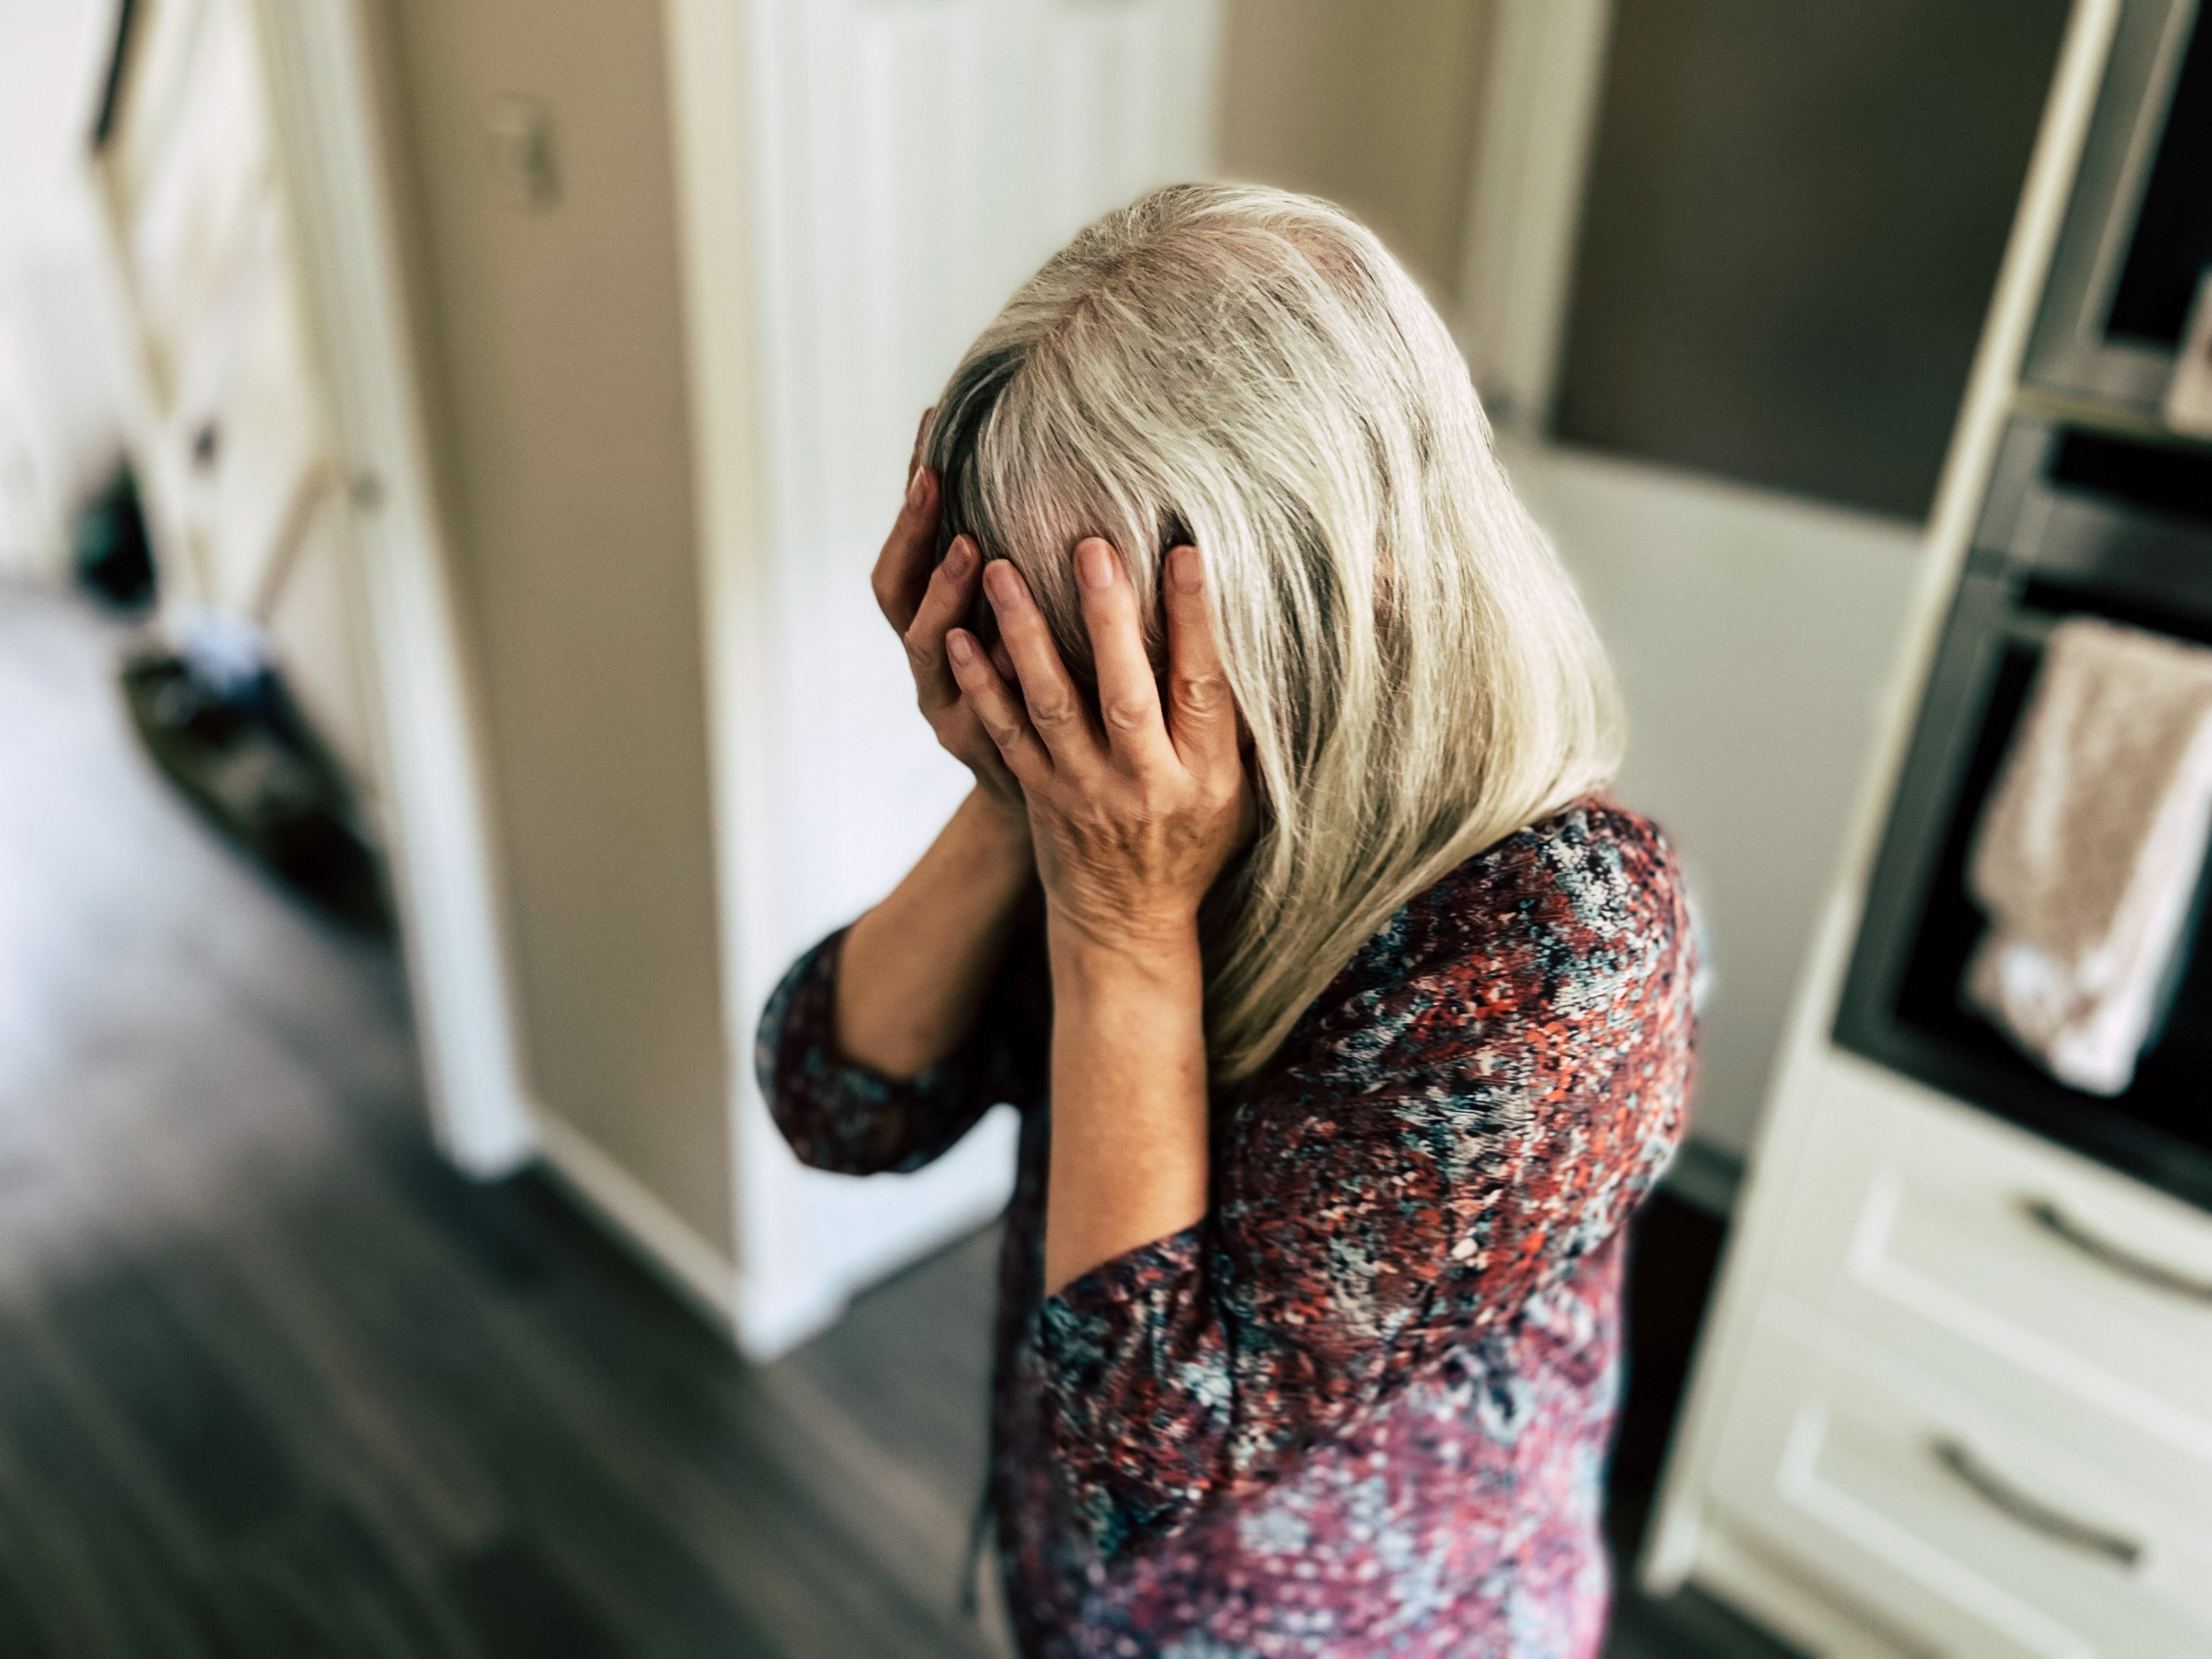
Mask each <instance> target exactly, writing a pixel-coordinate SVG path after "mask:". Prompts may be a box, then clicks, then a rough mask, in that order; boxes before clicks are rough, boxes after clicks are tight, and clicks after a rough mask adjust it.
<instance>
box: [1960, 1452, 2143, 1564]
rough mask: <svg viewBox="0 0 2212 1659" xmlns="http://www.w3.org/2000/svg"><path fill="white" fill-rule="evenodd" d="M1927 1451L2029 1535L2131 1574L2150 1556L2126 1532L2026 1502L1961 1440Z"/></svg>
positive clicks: (2034, 1501) (2036, 1501)
mask: <svg viewBox="0 0 2212 1659" xmlns="http://www.w3.org/2000/svg"><path fill="white" fill-rule="evenodd" d="M1929 1451H1930V1452H1932V1453H1933V1454H1934V1455H1935V1458H1936V1462H1938V1463H1941V1464H1942V1466H1943V1468H1944V1469H1945V1470H1946V1471H1947V1472H1948V1474H1950V1475H1951V1476H1952V1477H1953V1479H1954V1480H1957V1481H1958V1482H1959V1483H1960V1485H1961V1486H1965V1487H1966V1489H1967V1490H1968V1491H1969V1492H1972V1493H1973V1494H1974V1495H1975V1496H1976V1497H1977V1498H1980V1499H1981V1500H1982V1501H1983V1502H1984V1503H1985V1504H1988V1505H1989V1506H1990V1508H1991V1509H1993V1510H1996V1511H1997V1512H1998V1513H1999V1514H2001V1515H2002V1516H2006V1517H2007V1518H2008V1519H2009V1520H2013V1521H2016V1522H2019V1523H2020V1524H2021V1526H2023V1527H2026V1528H2027V1529H2028V1530H2029V1531H2030V1532H2034V1533H2040V1534H2042V1535H2043V1536H2044V1537H2045V1538H2048V1539H2050V1540H2051V1541H2052V1542H2053V1543H2057V1544H2063V1545H2065V1546H2067V1547H2069V1549H2077V1550H2081V1551H2082V1552H2084V1553H2087V1554H2090V1555H2100V1556H2102V1557H2104V1559H2106V1560H2107V1561H2110V1562H2112V1563H2113V1564H2114V1565H2117V1566H2121V1567H2125V1568H2128V1569H2130V1570H2132V1569H2134V1568H2136V1567H2139V1566H2141V1565H2142V1562H2143V1558H2144V1557H2145V1556H2147V1555H2148V1554H2149V1553H2150V1551H2149V1549H2148V1547H2147V1546H2146V1545H2144V1544H2143V1543H2142V1542H2141V1541H2138V1540H2136V1539H2133V1538H2130V1537H2129V1536H2128V1535H2127V1534H2125V1533H2119V1532H2113V1531H2111V1530H2110V1529H2108V1528H2104V1527H2100V1526H2096V1525H2093V1524H2092V1523H2091V1522H2087V1521H2077V1520H2075V1518H2074V1517H2073V1516H2070V1515H2068V1514H2067V1513H2065V1512H2064V1511H2063V1510H2055V1509H2053V1508H2051V1505H2050V1504H2045V1503H2044V1502H2042V1501H2041V1500H2040V1499H2039V1498H2030V1497H2029V1496H2028V1495H2027V1493H2026V1492H2022V1491H2021V1490H2020V1488H2018V1487H2017V1486H2014V1485H2013V1484H2012V1483H2011V1482H2010V1481H2008V1480H2005V1479H2004V1477H2003V1476H2002V1475H2000V1474H1996V1472H1995V1471H1993V1470H1991V1469H1990V1468H1989V1467H1988V1465H1986V1464H1984V1462H1982V1461H1981V1460H1980V1459H1979V1458H1978V1457H1976V1456H1975V1455H1974V1453H1973V1449H1972V1447H1970V1446H1968V1445H1967V1444H1966V1442H1965V1441H1963V1440H1955V1439H1953V1438H1952V1437H1949V1436H1948V1435H1945V1436H1941V1437H1937V1438H1936V1440H1935V1441H1934V1442H1933V1443H1931V1444H1930V1445H1929Z"/></svg>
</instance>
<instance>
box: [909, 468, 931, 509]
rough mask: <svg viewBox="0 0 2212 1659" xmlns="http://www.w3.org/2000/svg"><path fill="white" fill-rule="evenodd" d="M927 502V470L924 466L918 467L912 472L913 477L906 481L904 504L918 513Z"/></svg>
mask: <svg viewBox="0 0 2212 1659" xmlns="http://www.w3.org/2000/svg"><path fill="white" fill-rule="evenodd" d="M928 501H929V469H928V468H927V467H926V466H918V467H916V468H915V470H914V477H911V478H909V479H908V480H907V485H906V504H907V505H908V507H912V508H913V509H914V510H915V512H917V513H919V512H921V509H922V508H923V507H924V506H926V505H927V503H928Z"/></svg>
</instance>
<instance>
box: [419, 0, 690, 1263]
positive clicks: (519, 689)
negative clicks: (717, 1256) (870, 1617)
mask: <svg viewBox="0 0 2212 1659" xmlns="http://www.w3.org/2000/svg"><path fill="white" fill-rule="evenodd" d="M388 4H389V15H390V17H391V21H392V24H393V27H394V39H393V41H392V47H393V55H394V64H393V72H394V76H395V79H396V81H397V83H398V84H397V88H396V94H397V95H396V99H395V101H396V102H397V103H398V106H399V107H400V113H399V117H398V119H399V122H400V125H401V128H402V137H403V139H404V149H406V151H407V152H408V154H407V155H406V156H405V157H404V162H405V163H406V167H407V171H408V173H410V174H411V179H412V185H413V191H414V195H415V197H416V200H415V202H414V204H413V206H414V209H415V214H416V226H415V230H416V238H415V240H416V242H417V244H418V252H419V254H420V258H419V260H418V264H417V269H416V272H415V276H416V286H417V289H418V290H419V292H418V295H417V300H418V302H419V303H420V304H421V307H422V310H423V312H424V313H425V319H426V322H427V325H428V331H429V340H428V355H429V356H431V357H432V358H433V360H434V361H433V362H431V363H430V364H429V365H428V368H429V370H430V373H429V374H428V383H429V385H430V386H431V387H432V389H433V396H434V398H435V399H436V401H437V402H438V404H439V407H438V408H437V409H436V410H434V411H433V416H434V422H435V426H436V428H438V430H439V432H440V434H441V436H440V438H439V441H438V449H439V452H440V453H439V454H438V458H437V459H438V462H439V471H440V475H441V477H440V483H441V490H442V492H443V494H444V495H445V497H446V500H447V509H448V514H449V517H450V519H451V520H452V521H453V528H454V530H455V532H456V537H457V540H458V542H459V547H458V549H457V557H458V559H459V567H460V572H461V578H462V586H463V592H462V596H461V597H462V599H463V602H464V605H465V607H466V610H467V611H468V614H469V620H470V623H471V628H472V631H473V636H474V645H475V652H476V661H475V662H474V664H473V665H472V667H473V670H474V674H475V679H476V683H477V688H478V690H479V692H480V694H481V696H482V699H483V705H484V708H485V710H486V713H487V715H488V722H487V723H488V726H489V731H488V733H487V735H488V737H489V744H488V747H489V751H490V756H491V765H492V769H493V774H494V785H495V803H496V810H497V813H498V817H499V820H500V825H499V827H500V834H501V841H502V853H503V856H502V858H501V879H502V881H503V883H504V886H505V898H506V902H507V924H508V937H509V940H510V944H511V948H512V952H513V966H514V969H515V975H516V981H517V988H518V990H519V993H520V997H519V1000H520V1015H521V1019H522V1023H523V1027H524V1031H523V1036H524V1043H525V1059H526V1065H527V1067H528V1070H529V1072H530V1073H531V1076H532V1083H533V1085H534V1087H535V1090H536V1093H537V1097H538V1102H539V1103H540V1104H541V1105H542V1106H543V1107H544V1108H545V1109H548V1110H550V1111H551V1112H553V1113H555V1114H556V1115H559V1116H560V1117H561V1118H562V1119H563V1120H564V1121H567V1122H568V1123H569V1124H571V1125H573V1126H574V1127H576V1128H577V1129H579V1130H580V1131H581V1132H582V1133H584V1134H585V1135H586V1136H587V1137H588V1138H589V1139H591V1140H592V1142H593V1143H595V1144H596V1145H597V1146H599V1148H600V1150H602V1151H603V1152H606V1153H607V1154H608V1155H609V1156H611V1158H614V1159H615V1160H616V1161H617V1163H618V1164H621V1165H622V1167H623V1169H624V1170H627V1171H628V1172H629V1174H630V1175H632V1176H635V1178H636V1179H637V1180H638V1181H639V1182H641V1183H643V1185H644V1186H645V1187H646V1188H647V1189H648V1190H649V1191H650V1192H651V1193H652V1194H653V1195H654V1196H655V1197H657V1198H658V1199H659V1200H660V1201H661V1202H662V1203H663V1204H665V1206H668V1208H669V1209H670V1210H671V1211H673V1212H675V1214H676V1215H677V1216H678V1217H680V1218H682V1219H683V1220H684V1222H685V1223H686V1224H688V1225H690V1227H691V1228H692V1229H693V1230H694V1231H696V1232H697V1233H698V1234H699V1235H700V1236H701V1237H702V1238H703V1239H704V1240H706V1241H707V1242H708V1243H710V1244H712V1245H714V1247H715V1248H716V1249H720V1250H722V1251H725V1252H726V1251H727V1250H728V1249H729V1248H730V1241H731V1237H732V1200H731V1191H730V1185H731V1161H730V1156H729V1126H728V1120H727V1108H726V1062H725V1054H726V1047H725V1044H724V1042H723V1036H722V1031H721V1021H720V988H719V985H718V978H717V974H718V955H717V945H716V939H715V915H716V910H715V902H714V851H713V842H712V835H711V825H710V821H709V806H708V748H707V734H706V712H705V685H704V679H703V671H702V662H701V642H700V626H701V623H700V616H699V608H698V577H697V568H696V546H695V537H694V532H693V525H692V516H691V501H692V494H691V477H690V436H689V412H688V409H687V405H686V396H687V394H686V390H685V385H684V339H683V331H682V313H681V307H680V296H679V293H678V267H677V248H676V240H675V237H676V222H675V204H674V200H673V187H674V186H673V173H672V163H671V155H670V137H669V110H668V101H667V88H666V84H665V62H664V58H663V55H662V43H661V39H660V33H659V30H660V9H659V7H658V6H655V5H649V4H621V5H609V4H605V3H603V0H468V3H466V4H459V5H457V4H454V3H453V0H388ZM507 94H524V95H527V96H530V97H532V98H536V99H539V100H543V101H544V103H545V104H546V105H547V106H549V107H550V111H551V112H552V117H553V120H554V123H555V127H556V149H557V156H558V164H559V173H560V183H561V193H560V197H559V200H558V203H557V204H556V205H555V206H553V207H552V208H550V210H543V211H538V210H531V209H529V208H527V207H525V206H521V205H520V204H517V203H516V201H515V200H514V197H513V189H512V186H511V185H509V184H508V183H507V182H506V181H504V180H503V179H502V178H501V175H499V174H498V173H496V172H495V169H494V168H493V167H492V165H491V163H490V161H489V153H488V145H487V142H486V137H485V132H484V120H485V116H486V113H487V112H488V110H489V107H490V106H491V104H492V102H493V100H495V99H497V98H500V97H501V96H503V95H507Z"/></svg>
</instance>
